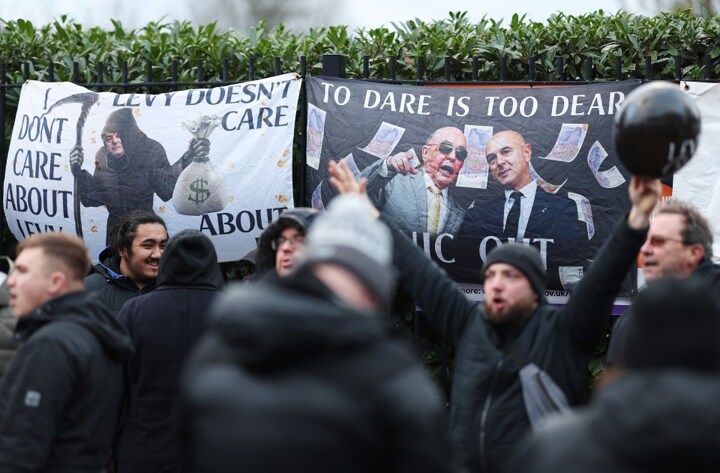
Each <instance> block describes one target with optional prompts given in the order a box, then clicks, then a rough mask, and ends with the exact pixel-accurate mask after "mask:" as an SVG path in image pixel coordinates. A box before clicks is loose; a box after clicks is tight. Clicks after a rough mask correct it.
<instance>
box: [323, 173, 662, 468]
mask: <svg viewBox="0 0 720 473" xmlns="http://www.w3.org/2000/svg"><path fill="white" fill-rule="evenodd" d="M330 173H331V174H332V175H333V178H334V179H335V181H334V184H335V185H336V187H337V188H338V190H339V191H341V192H362V190H363V184H362V182H361V183H356V182H355V180H354V178H353V176H352V173H350V172H349V171H348V170H347V169H345V168H343V167H338V166H336V165H331V166H330ZM628 190H629V195H630V201H631V202H632V208H631V209H630V212H629V213H628V215H627V217H626V218H624V219H622V221H620V222H618V225H617V227H616V229H615V231H614V232H613V233H612V234H611V235H610V237H609V238H608V240H607V241H606V242H605V243H604V245H603V247H602V248H601V250H600V252H599V253H598V254H597V256H596V258H595V260H594V262H593V264H592V265H591V266H590V268H589V270H588V271H587V273H586V274H585V276H584V277H583V279H582V280H581V282H580V283H579V284H578V286H577V288H576V289H575V291H574V292H573V294H572V295H571V297H570V299H569V301H568V303H567V305H566V306H565V307H564V308H562V309H559V308H556V307H553V306H551V305H550V304H548V303H547V301H546V300H545V297H544V295H543V291H544V288H545V283H546V273H545V270H544V268H543V264H542V261H541V259H540V256H539V254H538V252H537V251H536V250H535V249H534V248H529V247H525V246H522V245H520V244H505V245H503V246H501V247H499V248H496V249H495V250H494V251H492V252H490V253H489V255H488V258H487V261H486V262H485V264H484V266H483V269H482V270H483V275H484V286H483V288H484V291H485V304H484V310H482V308H479V307H478V306H477V305H475V304H474V303H472V302H471V301H470V300H468V299H467V298H466V297H465V296H464V294H462V293H461V292H460V291H459V290H458V288H457V287H456V286H455V283H454V282H453V281H452V280H450V278H449V277H448V276H447V275H446V274H445V273H444V272H443V271H442V270H441V269H439V268H438V267H437V265H435V264H434V263H433V262H432V261H431V260H430V259H429V258H427V257H426V256H425V255H424V253H423V252H422V251H421V250H420V249H419V248H418V247H417V246H415V245H414V244H413V243H412V242H411V241H410V240H409V238H407V237H406V236H405V235H404V234H402V233H401V232H399V231H393V232H392V233H393V255H394V256H393V263H394V266H395V267H396V269H397V271H398V272H399V275H400V278H401V280H402V281H403V284H404V286H405V287H406V289H407V290H408V292H410V294H411V295H412V296H413V297H414V299H415V300H416V301H417V302H418V303H419V304H420V306H421V307H422V309H423V314H424V315H425V316H426V318H427V320H428V321H429V323H430V325H431V326H432V327H434V328H435V329H436V330H437V332H438V333H439V334H440V335H441V336H442V337H444V338H445V339H446V340H447V341H448V342H449V344H451V345H452V346H453V347H454V348H455V354H456V365H455V371H454V374H453V386H452V397H451V412H450V427H451V430H452V434H453V436H454V441H455V445H456V446H457V447H458V448H457V449H458V452H457V453H458V454H459V455H458V456H459V460H460V465H459V470H460V471H468V472H469V471H472V472H496V471H502V470H503V469H504V467H505V466H507V462H508V460H509V458H510V455H511V451H512V450H513V448H514V447H515V446H516V445H517V443H518V441H519V440H520V439H521V438H522V437H523V436H524V435H525V434H526V433H527V431H528V430H529V429H530V425H531V424H530V422H531V417H530V409H529V408H530V407H534V406H535V405H536V403H533V402H528V399H526V398H527V397H528V396H527V394H528V392H529V391H530V390H529V389H527V388H528V386H527V385H525V384H522V383H521V381H520V377H521V374H522V373H521V370H524V369H525V368H530V369H537V370H540V371H539V372H538V371H536V373H537V374H538V377H539V378H544V379H550V380H551V382H550V383H544V382H543V383H541V385H542V386H541V387H545V388H548V389H547V390H546V391H549V392H550V391H551V392H553V393H559V396H554V395H553V396H548V397H551V398H553V401H555V399H556V398H558V397H562V398H564V400H566V401H567V402H568V403H569V404H570V405H577V404H581V403H583V402H586V401H587V398H588V386H589V377H588V363H589V362H590V360H591V359H592V357H593V355H594V350H595V347H596V345H597V344H598V343H599V342H600V340H602V338H603V336H604V335H605V333H606V330H607V327H608V324H609V322H610V311H611V308H612V304H613V302H614V300H615V297H616V296H617V294H618V291H619V289H620V285H621V283H622V280H623V279H624V277H625V275H626V273H627V272H628V270H629V269H630V268H631V267H632V265H633V262H634V260H635V257H636V255H637V252H638V250H639V249H640V246H641V245H642V243H643V241H644V239H645V233H646V231H647V227H648V225H649V220H650V214H651V212H652V210H653V209H654V207H655V205H656V203H657V201H658V199H659V196H660V182H659V181H658V180H652V179H643V178H638V177H632V179H631V181H630V186H629V189H628ZM381 218H382V219H383V220H385V221H386V222H387V223H388V224H389V225H391V226H392V222H391V221H389V220H388V218H387V217H386V216H381ZM540 391H542V390H540ZM534 392H535V393H537V392H538V390H535V391H534ZM531 401H536V399H531Z"/></svg>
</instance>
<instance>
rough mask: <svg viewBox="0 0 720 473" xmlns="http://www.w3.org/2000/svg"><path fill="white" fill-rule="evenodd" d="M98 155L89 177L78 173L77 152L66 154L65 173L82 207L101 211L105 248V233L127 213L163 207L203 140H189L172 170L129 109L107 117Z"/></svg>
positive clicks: (204, 144) (80, 153) (199, 151)
mask: <svg viewBox="0 0 720 473" xmlns="http://www.w3.org/2000/svg"><path fill="white" fill-rule="evenodd" d="M100 139H101V140H102V143H101V145H102V146H101V147H100V149H98V150H97V152H96V153H95V160H94V163H93V166H92V169H93V173H92V174H90V173H89V172H88V171H87V170H85V169H82V165H83V161H84V159H85V156H84V151H83V148H82V146H75V147H74V148H73V149H72V151H71V152H70V169H71V171H72V173H73V175H74V176H75V179H76V180H77V182H78V193H79V195H80V199H81V202H82V204H83V205H84V206H85V207H99V206H102V205H105V206H107V210H108V219H107V226H106V242H107V244H108V245H109V244H110V241H109V240H110V232H111V231H112V229H113V227H114V226H115V225H116V224H117V223H119V222H120V220H121V219H122V218H123V217H124V216H125V215H126V214H127V213H129V212H130V211H132V210H148V211H150V212H152V211H153V196H154V195H155V194H157V196H158V197H160V199H162V200H163V201H168V200H169V199H170V198H171V197H172V195H173V190H174V189H175V184H176V183H177V180H178V176H180V173H181V172H182V171H183V169H185V168H186V167H187V166H188V165H189V164H190V163H191V162H192V160H193V157H194V156H195V155H197V154H199V155H202V153H203V152H205V153H206V152H207V150H209V147H210V143H209V141H208V140H207V139H194V138H193V140H192V141H191V142H190V144H189V146H188V150H187V152H185V153H184V154H183V156H182V157H181V158H180V159H178V160H177V161H176V162H175V163H174V164H172V165H171V164H170V162H169V161H168V157H167V154H166V152H165V148H164V147H163V146H162V145H161V144H160V143H158V142H157V141H155V140H153V139H152V138H149V137H148V136H147V135H146V134H145V133H144V132H143V131H142V130H141V129H140V127H139V126H138V124H137V122H136V121H135V116H134V115H133V110H132V109H131V108H122V109H119V110H115V111H114V112H112V113H111V114H110V115H108V118H107V121H106V122H105V126H104V127H103V129H102V131H101V133H100Z"/></svg>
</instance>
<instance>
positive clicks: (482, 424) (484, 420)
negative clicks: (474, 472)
mask: <svg viewBox="0 0 720 473" xmlns="http://www.w3.org/2000/svg"><path fill="white" fill-rule="evenodd" d="M502 365H503V359H502V358H500V359H499V360H498V362H497V365H495V372H494V373H493V377H492V381H491V382H490V390H489V391H488V396H487V397H486V398H485V405H484V406H483V410H482V414H481V415H480V462H481V463H482V471H488V469H487V456H486V453H485V427H486V425H485V424H486V423H487V417H488V412H489V411H490V403H492V395H493V391H494V390H495V385H496V384H497V379H498V376H499V375H500V370H501V369H502Z"/></svg>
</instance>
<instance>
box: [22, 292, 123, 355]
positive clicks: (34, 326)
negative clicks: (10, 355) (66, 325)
mask: <svg viewBox="0 0 720 473" xmlns="http://www.w3.org/2000/svg"><path fill="white" fill-rule="evenodd" d="M56 322H72V323H74V324H77V325H81V326H83V327H85V328H86V329H88V330H89V331H90V332H91V333H92V334H93V335H95V336H96V337H97V339H98V340H99V341H100V343H101V344H102V345H103V347H104V348H105V350H106V351H107V352H108V353H109V354H110V355H111V356H112V357H113V358H115V359H117V360H126V359H128V358H129V357H130V354H131V353H132V350H133V345H132V341H131V340H130V337H129V336H128V335H127V333H126V332H125V329H124V328H123V327H122V326H121V325H120V323H119V322H118V321H117V319H116V318H115V317H114V316H113V315H112V313H111V312H110V311H109V310H108V309H106V308H105V305H104V304H103V303H102V302H101V301H100V300H98V298H97V297H96V294H95V293H88V292H85V291H76V292H70V293H67V294H64V295H62V296H59V297H56V298H54V299H51V300H50V301H48V302H46V303H45V304H43V305H42V306H40V307H38V308H37V309H35V310H34V311H33V312H32V313H30V314H28V315H26V316H24V317H21V318H20V319H19V320H18V323H17V326H16V327H15V338H16V339H18V340H20V341H25V340H27V339H28V338H30V337H31V336H32V334H33V333H35V332H36V331H37V330H39V329H40V328H42V327H44V326H46V325H48V324H52V323H56Z"/></svg>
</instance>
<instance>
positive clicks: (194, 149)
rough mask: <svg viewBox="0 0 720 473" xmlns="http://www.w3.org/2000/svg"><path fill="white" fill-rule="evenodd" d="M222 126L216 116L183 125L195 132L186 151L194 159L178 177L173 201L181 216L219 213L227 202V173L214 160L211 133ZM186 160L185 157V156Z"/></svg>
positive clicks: (201, 118) (200, 118)
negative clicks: (211, 148) (220, 169)
mask: <svg viewBox="0 0 720 473" xmlns="http://www.w3.org/2000/svg"><path fill="white" fill-rule="evenodd" d="M219 125H220V119H219V118H218V117H215V116H212V117H210V116H205V115H203V116H201V117H199V118H198V119H196V120H193V121H192V122H189V123H183V124H182V127H183V128H184V129H186V130H188V131H189V132H190V133H192V135H193V140H192V141H191V142H190V147H189V149H188V152H187V153H186V156H187V157H192V162H191V163H190V164H189V165H188V166H187V168H185V170H184V171H183V172H182V174H180V177H178V180H177V184H175V189H174V190H173V198H172V203H173V206H174V207H175V210H176V211H177V213H179V214H181V215H203V214H206V213H210V212H219V211H221V210H223V209H224V208H225V205H226V204H227V186H226V184H225V179H224V178H223V175H222V174H221V173H220V172H219V171H218V170H217V169H216V168H215V166H214V165H213V164H212V162H210V141H209V140H208V137H209V136H210V133H212V131H213V130H214V129H215V128H217V127H218V126H219ZM183 159H185V157H183Z"/></svg>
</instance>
